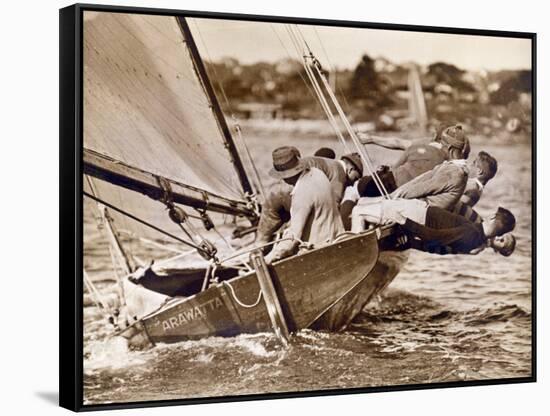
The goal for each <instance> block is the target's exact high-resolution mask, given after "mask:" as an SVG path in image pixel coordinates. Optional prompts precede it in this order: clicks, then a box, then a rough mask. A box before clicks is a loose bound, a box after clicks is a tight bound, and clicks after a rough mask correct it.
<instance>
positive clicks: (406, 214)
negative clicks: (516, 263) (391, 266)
mask: <svg viewBox="0 0 550 416" xmlns="http://www.w3.org/2000/svg"><path fill="white" fill-rule="evenodd" d="M356 209H360V210H361V212H360V215H355V213H354V215H352V218H353V220H352V231H353V232H361V231H362V230H364V229H365V223H368V224H389V223H397V224H401V225H402V228H403V229H404V230H405V232H406V234H407V235H408V237H409V246H410V247H412V248H416V249H418V250H422V251H428V252H431V253H437V254H468V253H470V252H471V251H472V250H477V249H479V248H485V247H487V246H489V247H493V248H494V249H495V251H499V252H500V253H501V254H503V255H510V254H511V253H512V252H513V250H514V248H515V237H514V236H513V235H511V234H510V235H509V236H506V237H503V238H498V237H500V236H503V235H504V234H506V233H509V232H510V231H512V230H513V229H514V227H515V223H516V220H515V217H514V215H513V214H512V213H511V212H510V211H508V210H507V209H505V208H501V207H499V208H498V209H497V211H496V212H495V213H494V214H493V215H492V216H490V217H488V218H485V219H484V220H483V221H481V222H479V223H475V222H472V221H470V220H468V219H466V218H464V217H463V216H461V215H458V214H455V213H452V212H449V211H448V210H446V209H443V208H439V207H434V206H429V205H428V203H427V202H426V201H423V200H419V199H410V200H409V199H391V200H382V201H380V202H378V203H373V204H368V205H363V206H361V205H358V206H357V207H356V208H355V209H354V211H355V210H356Z"/></svg>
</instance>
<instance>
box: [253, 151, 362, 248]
mask: <svg viewBox="0 0 550 416" xmlns="http://www.w3.org/2000/svg"><path fill="white" fill-rule="evenodd" d="M287 149H290V151H293V152H294V153H295V154H296V155H297V156H298V157H300V152H299V151H298V149H296V148H295V147H293V146H289V147H287ZM301 162H302V163H303V164H304V166H305V167H308V168H317V169H319V170H320V171H321V172H323V173H324V174H325V176H326V177H327V178H328V180H329V182H330V186H331V194H332V196H333V199H334V201H335V203H336V204H337V206H338V205H339V204H340V201H341V200H342V196H343V194H344V189H345V188H346V186H348V185H351V184H353V182H355V181H356V180H357V179H359V178H360V177H361V175H362V174H363V164H362V162H361V158H360V157H359V155H358V154H357V153H352V154H348V155H344V156H342V158H341V160H332V159H328V158H325V157H318V156H313V157H305V158H303V159H301ZM291 191H292V188H291V187H290V186H289V185H288V184H286V183H284V182H282V181H279V182H278V183H276V184H275V185H274V186H273V187H272V188H271V190H270V193H269V195H268V196H267V197H266V200H265V203H264V204H263V207H262V213H261V215H260V221H259V223H258V231H257V237H256V243H257V244H258V245H263V244H266V243H268V242H270V241H271V239H272V238H273V235H274V234H275V233H276V232H277V230H279V229H280V227H281V226H282V225H283V224H284V223H286V222H288V219H289V217H290V204H291V203H290V201H291V196H290V193H291Z"/></svg>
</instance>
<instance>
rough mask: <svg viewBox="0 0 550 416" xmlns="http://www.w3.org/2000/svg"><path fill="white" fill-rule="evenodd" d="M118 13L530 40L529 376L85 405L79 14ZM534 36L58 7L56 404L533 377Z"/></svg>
mask: <svg viewBox="0 0 550 416" xmlns="http://www.w3.org/2000/svg"><path fill="white" fill-rule="evenodd" d="M84 11H97V12H118V13H134V14H152V15H170V16H183V17H201V18H219V19H226V20H247V21H257V22H273V23H300V24H304V25H307V24H311V25H325V26H339V27H354V28H370V29H386V30H399V31H411V32H431V33H443V34H445V33H447V34H465V35H482V36H494V37H513V38H523V39H529V40H530V41H531V48H532V85H533V92H532V109H533V113H532V120H533V121H532V122H533V125H532V132H533V136H532V190H533V200H532V212H531V215H532V224H533V226H532V271H531V273H532V299H531V302H532V305H531V307H532V309H531V310H532V355H531V357H532V362H531V366H532V374H531V376H530V377H518V378H506V379H494V380H491V379H489V380H478V381H465V382H444V383H431V384H407V385H398V386H382V387H365V388H351V389H332V390H319V391H307V392H286V393H270V394H256V395H244V396H241V395H239V396H237V395H235V396H225V397H204V398H191V399H176V400H158V401H146V402H127V403H113V404H101V405H95V404H94V405H84V404H83V287H82V286H83V284H82V278H83V277H82V265H83V193H82V190H83V182H82V180H83V174H82V157H83V148H82V140H83V105H82V96H83V82H82V76H83V74H82V72H83V62H82V48H83V44H82V39H83V12H84ZM536 40H537V35H536V33H527V32H507V31H495V30H480V29H464V28H449V27H436V26H415V25H400V24H388V23H373V22H356V21H338V20H325V19H311V18H297V17H284V16H262V15H247V14H230V13H213V12H200V11H187V10H170V9H157V8H143V7H126V6H107V5H92V4H76V5H72V6H69V7H66V8H63V9H60V12H59V66H60V72H59V85H60V91H59V92H60V107H59V124H60V148H59V150H60V153H59V154H60V165H59V169H60V177H59V180H60V182H59V185H60V201H59V203H60V217H59V219H60V230H59V235H60V247H59V248H60V256H59V265H60V281H59V294H60V297H59V299H60V304H59V311H60V322H59V325H60V326H59V328H60V338H59V345H60V350H59V362H60V368H59V380H60V381H59V404H60V405H61V406H62V407H65V408H67V409H70V410H74V411H92V410H105V409H125V408H141V407H153V406H173V405H184V404H198V403H216V402H228V401H248V400H266V399H278V398H293V397H312V396H326V395H336V394H338V395H342V394H357V393H373V392H389V391H401V390H419V389H435V388H450V387H465V386H486V385H497V384H511V383H527V382H536V380H537V328H536V310H537V305H536V299H537V291H536V264H537V260H536V206H537V188H536V176H537V175H536V172H537V168H536V137H537V132H536V125H537V108H536V102H537V98H536V94H537V88H536V72H537V71H536V69H537V66H536V64H537V62H536Z"/></svg>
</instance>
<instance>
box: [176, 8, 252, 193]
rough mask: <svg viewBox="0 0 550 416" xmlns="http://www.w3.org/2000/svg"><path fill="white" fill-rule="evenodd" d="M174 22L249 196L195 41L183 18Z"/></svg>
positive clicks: (246, 183)
mask: <svg viewBox="0 0 550 416" xmlns="http://www.w3.org/2000/svg"><path fill="white" fill-rule="evenodd" d="M176 20H177V21H178V24H179V27H180V29H181V32H182V34H183V38H184V41H185V43H186V44H187V48H188V50H189V53H190V55H191V60H192V61H193V66H194V68H195V71H196V73H197V76H198V78H199V80H200V82H201V85H202V86H203V88H204V91H205V93H206V96H207V97H208V100H209V101H210V106H211V108H212V111H213V112H214V116H215V118H216V121H217V123H218V127H219V128H220V131H221V133H222V136H223V139H224V142H225V147H226V148H227V150H228V151H229V154H230V155H231V158H232V160H231V161H232V162H233V165H234V166H235V169H236V170H237V174H238V175H239V180H240V182H241V186H242V187H243V190H244V191H245V192H247V193H248V194H249V195H252V194H253V193H254V191H253V189H252V186H251V185H250V181H249V180H248V176H247V175H246V171H245V169H244V166H243V163H242V161H241V158H240V156H239V152H238V151H237V146H236V145H235V142H234V141H233V137H232V136H231V131H230V130H229V126H228V125H227V122H226V121H225V117H224V115H223V112H222V109H221V107H220V103H219V102H218V99H217V97H216V94H215V93H214V89H213V88H212V84H211V83H210V79H209V78H208V74H207V73H206V68H205V66H204V63H203V62H202V58H201V56H200V53H199V50H198V49H197V45H196V44H195V40H194V39H193V35H192V34H191V29H190V28H189V25H188V24H187V21H186V20H185V17H182V16H177V17H176Z"/></svg>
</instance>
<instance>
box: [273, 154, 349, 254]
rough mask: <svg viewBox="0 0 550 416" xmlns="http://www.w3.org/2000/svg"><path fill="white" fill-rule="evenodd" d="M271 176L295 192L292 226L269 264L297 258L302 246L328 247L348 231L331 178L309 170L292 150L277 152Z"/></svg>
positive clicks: (311, 168) (291, 207) (312, 169)
mask: <svg viewBox="0 0 550 416" xmlns="http://www.w3.org/2000/svg"><path fill="white" fill-rule="evenodd" d="M269 173H270V175H271V176H273V177H275V178H277V179H282V180H284V182H286V183H287V184H289V185H290V186H291V187H292V191H291V203H290V225H289V227H288V229H287V230H286V231H285V233H284V234H283V239H282V241H281V242H279V243H278V244H277V245H276V246H275V247H274V249H273V251H271V253H269V255H268V256H266V261H267V262H268V263H271V262H273V261H276V260H279V259H282V258H284V257H287V256H290V255H293V254H295V253H296V252H297V250H298V247H299V245H300V242H307V243H311V244H314V245H317V244H322V243H327V242H329V241H331V240H333V239H334V238H335V237H336V236H337V235H338V234H340V233H342V232H343V231H344V227H343V225H342V220H341V218H340V214H339V211H338V206H337V204H336V201H335V199H334V197H333V192H332V188H331V184H330V182H329V180H328V178H327V176H326V175H325V174H324V173H323V172H321V171H320V170H319V169H317V168H315V167H307V166H306V165H305V163H304V161H303V160H302V159H301V158H300V157H299V156H298V155H297V153H296V152H295V151H294V150H293V149H292V148H291V147H287V146H285V147H280V148H278V149H275V150H274V151H273V169H271V171H270V172H269Z"/></svg>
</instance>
